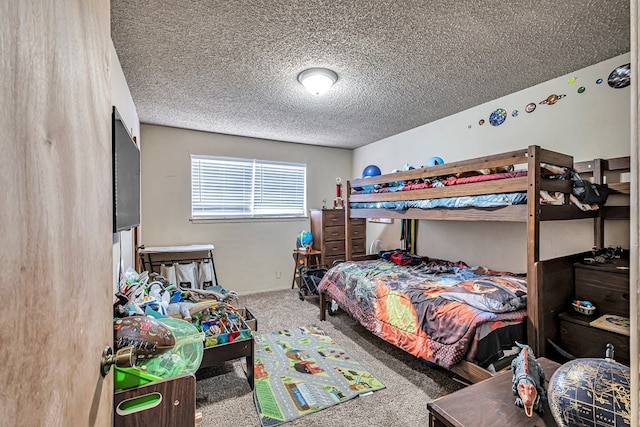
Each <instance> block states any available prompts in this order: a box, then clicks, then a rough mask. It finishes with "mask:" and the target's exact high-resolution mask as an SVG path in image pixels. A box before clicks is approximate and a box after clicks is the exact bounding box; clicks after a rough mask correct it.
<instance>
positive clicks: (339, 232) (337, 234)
mask: <svg viewBox="0 0 640 427" xmlns="http://www.w3.org/2000/svg"><path fill="white" fill-rule="evenodd" d="M323 237H324V240H325V242H330V241H332V240H344V226H343V225H332V226H329V227H325V228H324V234H323Z"/></svg>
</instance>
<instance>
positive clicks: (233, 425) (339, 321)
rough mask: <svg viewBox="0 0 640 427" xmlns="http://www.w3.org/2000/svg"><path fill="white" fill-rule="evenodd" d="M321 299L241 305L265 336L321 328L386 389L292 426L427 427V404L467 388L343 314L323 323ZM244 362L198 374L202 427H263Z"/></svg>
mask: <svg viewBox="0 0 640 427" xmlns="http://www.w3.org/2000/svg"><path fill="white" fill-rule="evenodd" d="M318 300H319V298H318V297H316V296H311V297H308V298H307V299H306V300H305V301H300V299H299V298H298V292H297V290H294V289H291V290H282V291H273V292H264V293H258V294H252V295H245V296H242V297H241V298H240V305H242V306H245V307H247V308H248V309H249V310H251V312H252V313H253V314H254V315H255V316H256V318H257V319H258V331H260V332H270V331H277V330H281V329H287V328H293V327H296V326H304V325H312V324H315V325H320V326H321V327H322V329H324V331H325V332H326V333H327V334H328V335H329V336H331V337H332V338H333V339H334V340H335V341H336V342H337V343H339V344H340V345H341V346H342V347H344V348H345V350H346V351H347V352H348V353H350V354H351V355H352V356H353V357H354V358H355V359H356V360H358V361H359V362H360V363H362V364H363V365H364V366H365V367H366V368H367V369H368V370H370V371H371V373H372V374H374V375H375V376H376V378H378V379H379V380H380V381H381V382H382V383H383V384H384V385H385V386H386V388H385V389H384V390H380V391H377V392H375V393H373V394H372V395H369V396H366V397H359V398H356V399H352V400H350V401H348V402H345V403H342V404H340V405H337V406H334V407H332V408H329V409H325V410H322V411H320V412H317V413H314V414H311V415H306V416H304V417H302V418H299V419H297V420H294V421H292V422H289V423H287V424H286V426H287V427H289V426H290V427H300V426H323V427H324V426H342V425H349V426H350V427H359V426H362V427H365V426H366V427H370V426H394V427H395V426H417V425H427V422H428V412H427V402H430V401H432V400H433V399H435V398H437V397H440V396H443V395H445V394H449V393H451V392H453V391H455V390H458V389H460V388H462V385H461V384H460V383H458V382H457V381H455V380H454V379H453V378H452V375H451V374H450V373H449V372H447V371H445V370H441V369H438V368H433V367H430V366H427V365H426V364H424V363H422V362H420V361H419V360H418V359H416V358H415V357H413V356H411V355H410V354H408V353H405V352H404V351H402V350H399V349H398V348H396V347H394V346H392V345H390V344H388V343H386V342H384V341H382V340H381V339H379V338H377V337H375V336H374V335H373V334H371V333H370V332H369V331H367V330H366V329H364V328H363V327H362V326H360V325H359V324H357V323H356V322H355V321H354V320H353V319H352V318H351V317H350V316H348V315H347V314H345V313H344V312H342V311H338V313H337V314H336V315H335V316H332V317H327V321H325V322H320V320H319V314H320V311H319V309H318ZM243 361H244V359H239V360H236V361H233V362H227V363H224V364H222V365H219V366H216V367H213V368H209V369H207V370H205V372H202V373H201V374H199V375H198V381H197V386H196V407H197V410H198V411H200V412H202V416H203V422H202V423H201V424H200V426H202V427H209V426H211V427H214V426H215V427H225V426H229V427H252V426H256V427H259V426H260V421H259V419H258V415H257V413H256V409H255V406H254V403H253V393H252V391H251V389H250V388H249V384H248V382H247V380H246V377H245V375H244V372H243V370H242V369H243V367H242V362H243Z"/></svg>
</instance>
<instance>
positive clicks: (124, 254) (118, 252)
mask: <svg viewBox="0 0 640 427" xmlns="http://www.w3.org/2000/svg"><path fill="white" fill-rule="evenodd" d="M110 74H111V103H112V104H113V105H114V106H115V107H116V108H117V109H118V112H119V113H120V115H121V116H122V120H123V121H124V123H126V125H127V126H129V132H130V133H131V135H133V136H135V137H137V138H138V141H139V140H140V120H139V119H138V112H137V111H136V106H135V104H134V103H133V98H132V97H131V92H130V91H129V85H128V84H127V80H126V78H125V76H124V72H123V71H122V66H121V65H120V60H119V59H118V54H117V53H116V50H115V48H114V46H113V42H111V69H110ZM133 246H134V244H133V231H121V232H120V233H115V234H113V283H114V291H115V290H117V284H118V277H119V274H118V271H119V268H120V267H122V270H126V269H127V268H128V267H129V266H131V267H133V266H134V257H135V248H134V247H133Z"/></svg>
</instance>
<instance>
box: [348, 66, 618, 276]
mask: <svg viewBox="0 0 640 427" xmlns="http://www.w3.org/2000/svg"><path fill="white" fill-rule="evenodd" d="M629 58H630V55H629V54H625V55H621V56H618V57H616V58H612V59H610V60H608V61H604V62H602V63H599V64H596V65H593V66H591V67H587V68H584V69H582V70H577V71H576V72H574V73H571V74H568V75H566V76H562V77H559V78H557V79H554V80H551V81H548V82H545V83H542V84H539V85H537V86H533V87H531V88H527V89H525V90H522V91H520V92H517V93H514V94H511V95H508V96H505V97H503V98H500V99H497V100H495V101H491V102H488V103H486V104H483V105H479V106H477V107H474V108H471V109H469V110H465V111H463V112H460V113H458V114H455V115H452V116H449V117H446V118H444V119H441V120H438V121H436V122H433V123H429V124H426V125H424V126H420V127H418V128H415V129H412V130H409V131H407V132H404V133H401V134H398V135H395V136H392V137H389V138H386V139H384V140H381V141H378V142H375V143H373V144H369V145H367V146H365V147H362V148H359V149H356V150H355V151H354V155H353V170H354V173H355V174H356V175H357V174H359V173H360V172H359V171H362V170H363V168H364V167H365V166H366V165H368V164H377V165H378V166H380V168H381V169H382V171H383V173H389V172H391V170H392V169H394V168H402V166H403V165H404V164H405V163H407V162H408V163H410V164H412V166H415V167H420V166H422V165H423V164H424V163H425V162H426V160H427V159H428V158H429V157H431V156H440V157H442V158H443V159H444V160H445V161H446V162H452V161H456V160H464V159H469V158H473V157H478V156H486V155H490V154H493V153H499V152H504V151H510V150H514V149H521V148H526V147H527V146H529V145H532V144H535V145H540V146H542V147H543V148H547V149H550V150H556V151H559V152H563V153H566V154H570V155H572V156H574V159H575V161H583V160H589V159H593V158H607V157H619V156H628V155H629V153H630V146H629V140H630V134H629V132H630V131H629V120H630V113H629V103H630V88H629V87H626V88H623V89H612V88H611V87H609V85H608V84H607V77H608V76H609V74H610V73H611V71H612V70H613V69H614V68H615V67H617V66H620V65H623V64H626V63H628V62H629ZM569 77H576V78H577V80H576V82H575V83H573V84H569ZM598 78H602V79H603V80H604V82H603V83H602V84H599V85H598V84H596V83H595V81H596V79H598ZM580 86H584V87H585V88H586V91H585V92H584V93H582V94H579V93H577V89H578V88H579V87H580ZM469 90H473V88H469ZM551 94H557V95H561V94H566V96H565V97H563V98H562V99H560V100H559V101H558V102H557V103H556V104H554V105H545V104H539V102H540V101H543V100H545V99H546V98H547V97H548V96H549V95H551ZM530 102H534V103H536V105H537V108H536V109H535V111H534V112H532V113H526V112H525V111H524V107H525V106H526V105H527V104H528V103H530ZM497 108H503V109H505V110H507V112H508V114H507V119H506V121H505V122H504V123H503V124H502V125H500V126H491V125H490V124H489V116H490V114H491V112H492V111H494V110H495V109H497ZM513 110H518V111H519V114H518V115H517V116H516V117H512V116H511V112H512V111H513ZM480 119H484V120H485V124H484V125H482V126H480V125H479V120H480ZM416 159H417V160H416ZM412 162H415V163H412ZM592 224H593V223H592V221H591V220H583V221H570V222H564V221H560V222H552V223H544V224H543V228H542V234H541V256H542V257H543V258H550V257H554V256H559V255H563V254H568V253H573V252H579V251H584V250H589V249H590V248H591V246H592V245H593V231H592ZM418 229H419V231H418V253H420V254H421V255H429V256H434V257H442V258H446V259H452V260H458V259H461V260H463V261H465V262H468V263H470V264H480V265H486V266H489V267H492V268H496V269H505V270H511V271H518V272H523V271H525V270H526V263H525V260H526V242H525V239H526V229H525V226H524V225H522V224H513V223H492V224H484V223H470V222H438V221H420V223H419V225H418ZM399 234H400V231H399V225H398V221H396V222H395V223H394V224H392V225H381V224H369V225H368V228H367V238H368V241H369V242H371V241H372V239H374V238H380V239H381V240H382V241H383V243H384V247H385V248H387V249H390V248H395V247H399V244H400V242H399ZM605 237H606V244H607V245H621V246H623V247H625V248H628V247H629V224H628V221H622V222H616V223H612V222H608V223H607V229H606V233H605ZM487 248H490V249H487Z"/></svg>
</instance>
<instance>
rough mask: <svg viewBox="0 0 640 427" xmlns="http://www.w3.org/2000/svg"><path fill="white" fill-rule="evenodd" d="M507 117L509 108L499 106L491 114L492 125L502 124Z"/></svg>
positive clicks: (490, 121)
mask: <svg viewBox="0 0 640 427" xmlns="http://www.w3.org/2000/svg"><path fill="white" fill-rule="evenodd" d="M506 119H507V110H505V109H504V108H498V109H497V110H495V111H494V112H492V113H491V115H490V116H489V123H490V124H491V126H500V125H501V124H503V123H504V121H505V120H506Z"/></svg>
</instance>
